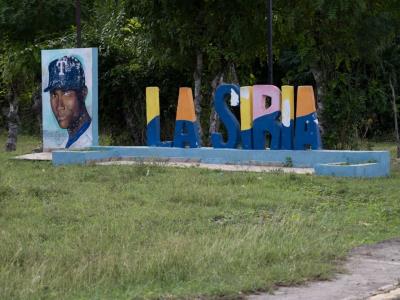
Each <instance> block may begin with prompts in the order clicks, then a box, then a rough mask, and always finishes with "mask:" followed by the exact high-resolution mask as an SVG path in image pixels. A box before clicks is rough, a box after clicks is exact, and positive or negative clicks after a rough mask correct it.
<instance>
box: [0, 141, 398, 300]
mask: <svg viewBox="0 0 400 300" xmlns="http://www.w3.org/2000/svg"><path fill="white" fill-rule="evenodd" d="M4 141H5V139H4V137H1V138H0V142H1V145H4ZM37 144H38V139H36V138H31V137H21V138H20V142H19V145H18V153H20V154H21V153H27V152H30V150H31V149H33V148H36V147H37ZM378 146H380V147H382V145H378ZM383 147H384V148H387V147H390V149H391V150H392V151H394V147H393V145H392V144H387V145H383ZM1 151H2V152H0V166H1V167H0V299H138V298H139V299H142V298H150V299H151V298H193V297H205V298H208V297H210V298H213V297H217V296H226V297H228V298H234V297H239V298H240V296H241V295H242V292H244V293H251V292H253V291H257V290H258V291H259V290H271V289H272V288H274V287H276V286H277V285H293V284H298V283H302V282H304V281H307V280H317V279H326V278H329V277H330V276H332V274H333V272H336V271H338V270H340V264H338V262H339V261H340V260H341V259H343V258H344V257H345V255H346V254H347V253H348V251H349V250H350V249H351V248H353V247H355V246H358V245H361V244H366V243H373V242H377V241H380V240H384V239H388V238H392V237H396V236H398V235H399V230H400V201H399V199H400V188H399V186H400V166H399V164H398V163H397V162H395V161H394V162H393V168H392V175H391V176H390V177H389V178H381V179H343V178H332V177H316V176H311V175H293V174H282V173H268V174H260V173H229V172H221V171H209V170H203V169H177V168H163V167H162V166H160V165H158V166H157V165H155V166H148V165H137V166H94V165H91V166H86V167H82V166H68V167H53V166H52V165H51V163H50V162H27V161H16V160H13V159H11V158H12V157H13V156H15V155H16V153H12V154H9V153H5V152H4V151H3V150H1Z"/></svg>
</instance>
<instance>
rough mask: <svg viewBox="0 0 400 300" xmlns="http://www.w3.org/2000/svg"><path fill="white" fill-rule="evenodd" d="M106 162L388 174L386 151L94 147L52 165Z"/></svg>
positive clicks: (57, 154) (61, 156)
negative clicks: (290, 167)
mask: <svg viewBox="0 0 400 300" xmlns="http://www.w3.org/2000/svg"><path fill="white" fill-rule="evenodd" d="M109 159H144V160H165V159H170V160H174V159H176V160H182V159H183V160H194V161H198V162H202V163H212V164H240V165H268V164H274V165H276V164H277V163H278V164H282V165H287V163H288V162H290V163H291V164H292V165H293V167H298V168H302V167H303V168H315V172H316V174H317V175H331V176H353V177H378V176H388V175H389V173H390V154H389V152H388V151H333V150H306V151H302V150H241V149H214V148H206V147H203V148H172V147H168V148H164V147H145V146H138V147H124V146H97V147H91V148H87V149H83V150H59V151H54V152H53V164H54V165H57V166H59V165H68V164H86V163H91V162H95V161H104V160H109Z"/></svg>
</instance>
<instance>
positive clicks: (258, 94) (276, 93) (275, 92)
mask: <svg viewBox="0 0 400 300" xmlns="http://www.w3.org/2000/svg"><path fill="white" fill-rule="evenodd" d="M253 97H254V98H253V147H254V149H265V135H266V134H267V133H269V134H270V135H271V149H272V150H278V149H280V148H281V127H282V125H281V123H280V122H279V117H280V115H281V91H280V90H279V89H278V88H277V87H276V86H273V85H255V86H254V87H253ZM266 97H270V98H271V106H270V107H269V108H268V109H266V108H265V102H266Z"/></svg>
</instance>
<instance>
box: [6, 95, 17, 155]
mask: <svg viewBox="0 0 400 300" xmlns="http://www.w3.org/2000/svg"><path fill="white" fill-rule="evenodd" d="M18 100H19V99H18V96H17V94H16V92H15V90H14V89H13V88H12V89H11V91H10V93H9V94H8V102H9V105H10V108H9V111H8V113H7V125H8V138H7V142H6V146H5V150H6V151H7V152H11V151H15V150H17V135H18V124H19V117H18V102H19V101H18Z"/></svg>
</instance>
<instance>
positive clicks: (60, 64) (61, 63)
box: [57, 57, 67, 75]
mask: <svg viewBox="0 0 400 300" xmlns="http://www.w3.org/2000/svg"><path fill="white" fill-rule="evenodd" d="M66 65H67V61H66V60H65V58H64V57H63V58H62V59H61V60H58V61H57V68H58V69H59V70H60V72H58V75H65V74H64V68H65V66H66Z"/></svg>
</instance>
